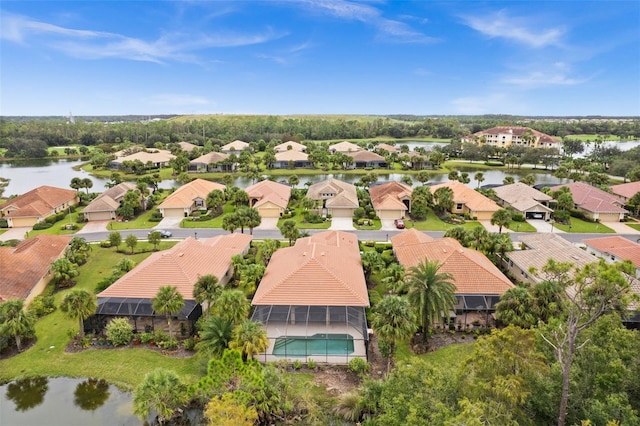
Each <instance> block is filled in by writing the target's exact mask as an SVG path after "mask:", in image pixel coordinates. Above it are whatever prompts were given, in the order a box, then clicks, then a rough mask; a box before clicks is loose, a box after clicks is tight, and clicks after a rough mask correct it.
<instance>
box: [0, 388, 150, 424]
mask: <svg viewBox="0 0 640 426" xmlns="http://www.w3.org/2000/svg"><path fill="white" fill-rule="evenodd" d="M143 424H144V423H143V421H142V420H140V419H139V418H138V417H137V416H135V415H134V414H133V402H132V395H131V394H130V393H127V392H122V391H121V390H119V389H118V388H117V387H115V386H112V385H109V384H108V383H107V382H105V381H104V380H96V379H70V378H65V377H59V378H50V379H48V378H44V377H40V378H31V379H22V380H17V381H15V382H11V383H8V384H6V385H2V386H0V425H3V426H4V425H7V426H9V425H11V426H23V425H24V426H40V425H42V426H58V425H59V426H76V425H83V426H90V425H95V426H102V425H104V426H110V425H122V426H139V425H143Z"/></svg>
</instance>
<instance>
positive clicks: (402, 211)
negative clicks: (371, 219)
mask: <svg viewBox="0 0 640 426" xmlns="http://www.w3.org/2000/svg"><path fill="white" fill-rule="evenodd" d="M412 193H413V189H412V188H411V187H410V186H408V185H405V184H404V183H400V182H395V181H392V182H387V183H382V184H380V185H372V186H370V187H369V195H370V196H371V205H372V206H373V210H374V211H375V212H376V216H378V217H379V218H380V219H403V218H404V217H405V215H406V214H407V213H411V194H412Z"/></svg>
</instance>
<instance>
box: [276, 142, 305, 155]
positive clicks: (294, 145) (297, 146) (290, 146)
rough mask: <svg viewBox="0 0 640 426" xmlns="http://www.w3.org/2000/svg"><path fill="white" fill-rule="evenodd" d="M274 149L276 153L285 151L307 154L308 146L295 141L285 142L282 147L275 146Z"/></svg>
mask: <svg viewBox="0 0 640 426" xmlns="http://www.w3.org/2000/svg"><path fill="white" fill-rule="evenodd" d="M273 149H274V151H275V152H276V153H278V152H285V151H299V152H307V147H306V146H304V145H302V144H301V143H298V142H294V141H288V142H283V143H281V144H280V145H276V146H274V147H273Z"/></svg>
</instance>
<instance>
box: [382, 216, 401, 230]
mask: <svg viewBox="0 0 640 426" xmlns="http://www.w3.org/2000/svg"><path fill="white" fill-rule="evenodd" d="M380 223H381V225H382V226H381V227H380V230H381V231H397V229H396V225H395V223H393V219H380Z"/></svg>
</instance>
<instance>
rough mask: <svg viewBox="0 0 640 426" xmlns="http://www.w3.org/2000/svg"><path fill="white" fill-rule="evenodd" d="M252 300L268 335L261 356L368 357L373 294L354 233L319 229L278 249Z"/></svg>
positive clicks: (303, 358)
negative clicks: (267, 341)
mask: <svg viewBox="0 0 640 426" xmlns="http://www.w3.org/2000/svg"><path fill="white" fill-rule="evenodd" d="M251 304H252V305H253V306H254V307H255V311H254V314H253V317H252V319H253V320H254V321H258V322H260V323H262V324H263V325H264V327H265V329H266V331H267V337H268V339H269V347H268V348H267V350H266V352H264V353H261V354H258V355H257V356H256V358H257V359H259V360H260V361H263V362H270V361H278V360H294V359H295V360H300V361H302V362H307V361H309V360H314V361H316V362H323V363H330V364H347V363H348V362H349V360H351V359H353V358H363V359H366V358H367V341H368V331H367V320H366V316H365V308H366V307H368V306H369V295H368V293H367V286H366V283H365V278H364V273H363V270H362V263H361V261H360V250H359V248H358V239H357V237H356V236H355V235H354V234H352V233H348V232H340V231H327V232H320V233H318V234H315V235H313V236H311V237H307V238H300V239H298V240H297V241H296V244H295V245H294V246H292V247H287V248H282V249H280V250H278V251H276V252H275V253H274V254H273V257H272V258H271V261H270V262H269V265H268V266H267V269H266V271H265V274H264V276H263V277H262V281H261V282H260V285H259V286H258V289H257V291H256V293H255V295H254V297H253V300H252V302H251Z"/></svg>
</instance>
